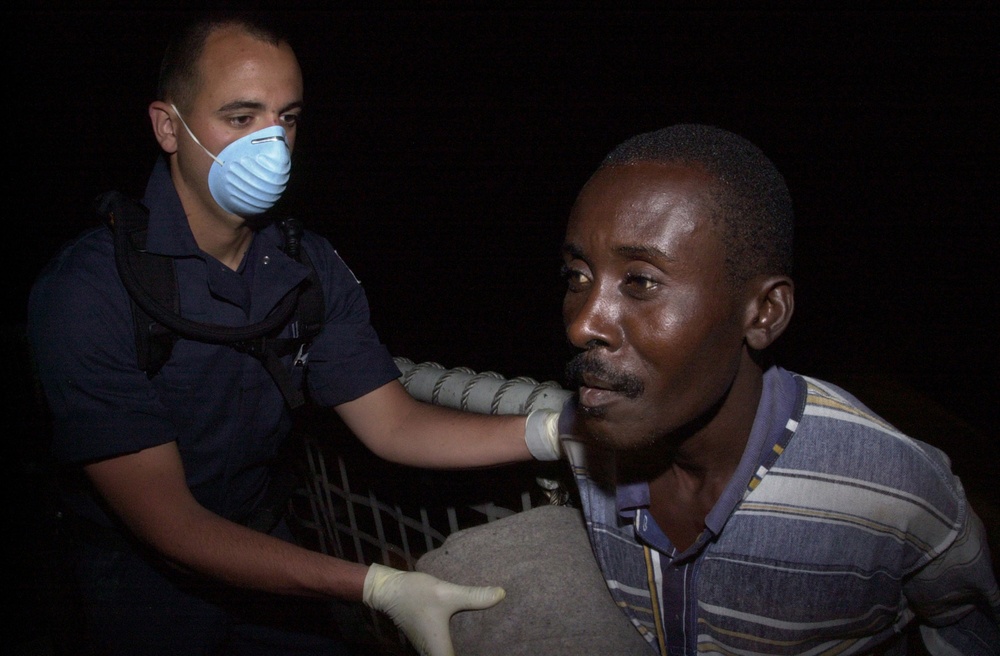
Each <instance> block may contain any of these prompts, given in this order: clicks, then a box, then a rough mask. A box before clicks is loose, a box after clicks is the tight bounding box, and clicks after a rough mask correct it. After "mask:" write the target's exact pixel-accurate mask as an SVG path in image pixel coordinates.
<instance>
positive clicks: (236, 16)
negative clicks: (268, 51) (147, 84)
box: [156, 11, 288, 109]
mask: <svg viewBox="0 0 1000 656" xmlns="http://www.w3.org/2000/svg"><path fill="white" fill-rule="evenodd" d="M230 27H232V28H236V29H239V30H241V31H242V32H244V33H246V34H248V35H250V36H252V37H253V38H255V39H258V40H260V41H265V42H267V43H270V44H272V45H275V46H276V45H279V44H281V43H287V42H288V38H287V36H286V35H285V34H284V33H283V32H281V31H279V29H278V28H277V27H275V26H274V25H273V24H272V23H271V22H269V21H267V20H265V19H264V17H263V16H262V15H261V14H256V13H253V12H245V11H219V12H211V13H207V14H203V15H200V16H199V17H198V18H196V19H194V20H193V21H191V22H189V23H188V24H187V25H186V26H185V27H183V28H182V29H181V30H180V31H179V32H178V33H177V35H176V36H174V38H173V39H172V40H171V41H170V43H169V45H167V49H166V51H165V52H164V55H163V60H162V62H161V63H160V78H159V83H158V85H157V88H156V96H157V99H158V100H163V101H170V102H173V103H174V104H175V105H177V106H178V107H179V108H181V109H187V108H188V107H189V106H190V103H191V101H192V100H193V99H194V96H195V95H196V94H197V92H198V88H199V86H200V84H201V80H200V78H199V75H198V60H199V59H200V58H201V55H202V53H203V52H204V50H205V42H206V41H207V40H208V37H209V36H211V35H212V34H214V33H215V32H217V31H218V30H220V29H224V28H230Z"/></svg>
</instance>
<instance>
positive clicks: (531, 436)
mask: <svg viewBox="0 0 1000 656" xmlns="http://www.w3.org/2000/svg"><path fill="white" fill-rule="evenodd" d="M575 410H576V403H575V401H574V399H573V397H569V398H568V399H566V401H565V402H564V403H563V406H562V408H561V409H560V410H559V411H558V412H557V411H555V410H532V411H531V412H529V413H528V418H527V419H526V420H525V422H524V443H525V444H527V445H528V451H530V452H531V455H532V456H533V457H534V458H535V460H559V459H560V458H561V457H562V455H563V451H562V443H561V442H560V440H559V433H560V431H559V420H560V418H561V417H562V416H563V415H565V416H566V420H567V421H568V422H569V425H571V424H572V420H573V418H574V417H573V413H574V412H575Z"/></svg>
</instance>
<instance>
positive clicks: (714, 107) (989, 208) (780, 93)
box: [3, 2, 1000, 633]
mask: <svg viewBox="0 0 1000 656" xmlns="http://www.w3.org/2000/svg"><path fill="white" fill-rule="evenodd" d="M285 4H286V6H294V4H295V3H290V4H289V3H285ZM484 4H485V3H484ZM492 4H493V5H494V6H495V7H497V8H496V9H493V10H486V9H483V8H482V7H480V6H479V5H476V7H478V8H473V6H472V5H471V4H463V3H419V4H418V3H390V4H385V3H383V4H381V5H378V6H381V7H383V8H382V9H378V10H376V9H372V8H371V7H372V6H374V5H373V4H372V3H366V4H364V5H363V4H362V3H357V4H356V5H353V7H354V8H353V9H337V10H333V9H323V10H319V9H316V10H311V9H302V8H300V9H294V10H288V11H284V12H281V13H280V14H279V16H280V18H281V20H282V21H283V24H284V25H285V26H286V27H287V29H288V31H289V32H290V34H291V37H292V42H293V46H294V47H295V49H296V52H297V54H298V57H299V60H300V63H301V65H302V68H303V72H304V76H305V85H306V97H305V101H306V109H305V113H304V122H303V124H302V128H301V129H300V133H299V137H298V142H297V145H296V151H295V156H294V167H293V171H292V183H291V185H290V187H289V190H288V191H287V192H286V195H285V199H284V200H283V201H282V204H283V206H284V207H283V209H284V210H285V211H286V212H289V213H293V214H295V215H297V216H299V217H300V218H301V219H303V220H304V221H305V223H306V224H307V226H308V227H310V228H312V229H313V230H316V231H318V232H320V233H322V234H323V235H325V236H326V237H327V238H329V240H330V241H331V242H332V243H333V245H334V247H335V248H337V249H338V251H339V252H340V254H341V255H342V256H343V258H344V259H345V260H346V262H347V263H348V264H349V265H350V266H351V268H352V269H353V271H354V272H355V274H356V275H357V277H358V278H359V279H360V280H361V281H362V283H363V284H364V286H365V288H366V290H367V293H368V297H369V301H370V302H371V305H372V310H373V321H374V323H375V325H376V328H377V329H378V330H379V332H380V334H381V336H382V338H383V340H384V341H385V342H386V343H387V344H388V345H389V347H390V350H391V351H392V352H393V354H394V355H398V356H405V357H408V358H410V359H411V360H414V361H417V362H420V361H425V360H432V361H436V362H439V363H441V364H442V365H444V366H446V367H457V366H464V367H470V368H472V369H474V370H477V371H483V370H492V371H496V372H498V373H500V374H502V375H504V376H507V377H512V376H530V377H532V378H535V379H537V380H557V381H560V382H561V380H562V367H563V364H564V362H565V361H566V359H567V357H568V355H569V354H570V349H569V347H568V346H567V345H566V343H565V340H564V338H563V333H562V320H561V315H560V304H561V297H562V283H561V281H560V279H559V276H558V273H559V263H560V259H559V251H558V249H559V246H560V243H561V238H562V230H563V227H564V224H565V219H566V216H567V214H568V212H569V209H570V206H571V205H572V203H573V200H574V197H575V195H576V193H577V191H578V190H579V188H580V187H581V186H582V184H583V183H584V182H585V181H586V179H587V177H588V176H589V175H590V173H591V172H592V171H593V169H594V168H595V167H596V165H597V164H598V162H599V161H600V159H601V157H602V156H603V155H604V154H605V153H606V152H607V151H608V150H610V149H611V148H612V147H613V146H615V145H616V144H618V143H619V142H621V141H622V140H624V139H626V138H627V137H629V136H632V135H633V134H636V133H638V132H644V131H649V130H653V129H656V128H659V127H664V126H667V125H670V124H673V123H678V122H700V123H710V124H715V125H718V126H720V127H724V128H726V129H729V130H732V131H734V132H737V133H739V134H742V135H744V136H746V137H748V138H749V139H750V140H751V141H753V142H755V143H756V144H757V145H759V146H760V147H761V148H762V149H763V150H764V151H765V152H766V153H767V154H768V155H769V156H770V157H771V158H772V159H773V160H774V161H775V163H776V164H777V165H778V168H779V169H780V170H781V171H782V172H783V173H784V174H785V176H786V179H787V181H788V184H789V187H790V189H791V192H792V197H793V200H794V201H795V204H796V216H797V221H798V224H797V235H796V237H797V251H796V272H795V279H796V311H795V318H794V320H793V322H792V327H791V329H790V331H789V332H788V333H786V335H785V336H784V337H783V338H782V343H781V345H780V347H779V354H780V357H781V360H782V362H783V364H784V365H785V366H786V368H788V369H791V370H793V371H797V372H800V373H804V374H810V375H814V376H818V377H821V378H825V379H827V380H830V381H832V382H835V383H839V384H841V385H842V386H844V387H846V388H847V389H848V390H850V391H853V392H854V393H855V394H856V395H857V396H859V397H860V398H861V399H862V400H863V401H865V402H867V403H868V404H869V405H870V406H872V407H873V408H874V409H875V410H876V411H881V412H882V413H883V414H884V415H885V416H886V417H887V418H888V419H890V420H891V421H893V422H894V423H897V425H899V426H900V427H901V428H903V429H904V430H908V431H910V432H911V434H913V435H914V436H915V437H920V438H922V439H927V440H928V441H932V442H933V443H935V444H938V445H939V446H941V448H943V449H944V450H945V451H946V452H948V453H950V454H954V455H953V458H955V460H956V470H957V471H958V472H959V473H960V474H962V475H963V476H965V475H967V476H969V478H970V481H972V480H976V479H977V477H982V479H983V480H992V472H993V470H994V469H995V467H996V463H997V462H1000V460H998V454H1000V447H998V446H997V437H998V431H997V425H998V421H1000V411H998V407H1000V403H998V391H1000V390H998V381H1000V373H998V366H1000V348H998V336H997V335H998V327H1000V320H998V315H1000V312H998V310H1000V307H998V292H1000V271H998V266H997V251H998V245H1000V244H998V241H1000V240H998V239H997V232H998V231H997V228H996V222H997V220H998V217H1000V212H998V209H1000V208H998V198H1000V189H998V180H1000V176H998V166H997V165H998V152H1000V149H998V134H1000V132H998V121H997V117H998V116H1000V102H998V97H1000V87H998V73H1000V66H998V58H997V53H998V46H1000V32H998V30H997V27H998V21H997V19H998V11H997V10H996V8H995V5H994V4H992V3H988V2H978V3H971V2H970V3H950V4H948V5H947V6H948V7H949V8H948V9H938V8H935V7H934V5H933V4H932V3H912V5H913V6H915V7H917V8H915V9H909V10H906V11H903V10H899V9H895V8H893V9H876V8H872V7H874V6H877V5H878V4H879V3H874V5H873V4H872V3H865V4H864V6H865V7H866V9H836V10H835V9H808V10H801V11H799V10H789V9H778V8H776V7H778V6H779V5H780V4H781V3H753V2H751V3H740V4H739V6H740V9H734V8H730V7H729V6H726V5H725V4H724V3H718V2H706V3H699V4H698V6H697V7H695V6H694V5H693V4H690V5H689V4H676V5H674V6H675V7H676V8H674V9H670V10H636V9H601V8H599V7H600V3H592V2H591V3H587V2H581V3H573V4H572V5H571V4H569V3H566V4H565V5H560V4H555V5H552V4H545V3H540V4H539V6H543V7H546V8H545V9H538V10H532V11H527V10H515V9H508V8H507V7H508V5H511V6H512V5H513V3H492ZM662 4H663V5H664V6H665V5H667V4H668V3H662ZM733 4H734V5H735V4H736V3H733ZM791 4H793V3H786V6H788V5H791ZM858 4H859V6H860V4H861V3H858ZM881 4H884V5H886V6H891V7H895V6H896V5H897V4H899V3H881ZM127 6H129V7H134V6H135V5H127ZM175 6H178V7H180V6H181V5H175ZM608 6H610V3H609V5H608ZM622 6H625V4H624V3H623V4H622ZM647 6H648V5H647ZM817 6H825V5H817ZM941 6H944V4H943V3H941ZM14 7H15V8H13V9H8V10H5V11H4V21H3V23H4V27H3V31H4V42H5V44H6V46H7V47H6V49H5V50H6V55H5V57H4V61H5V74H4V79H5V82H6V84H5V86H6V90H7V91H6V94H5V97H6V98H7V101H6V102H5V106H6V112H5V115H6V120H5V124H6V126H7V127H6V134H5V137H6V148H5V152H7V155H6V157H7V164H6V165H5V167H4V171H5V173H4V177H5V182H6V184H5V187H6V196H7V198H8V205H7V206H6V208H5V210H6V216H7V219H6V224H5V229H6V231H7V232H6V234H7V238H6V239H7V241H6V245H5V247H4V250H5V252H6V254H7V255H6V257H4V258H3V267H4V272H3V280H4V281H5V282H6V284H8V285H9V286H10V287H11V288H12V290H13V292H12V293H9V294H8V295H7V298H8V299H10V300H9V305H8V311H7V313H6V318H5V321H4V324H5V335H6V336H7V340H6V343H7V344H8V349H9V350H8V359H7V361H8V362H9V363H12V364H13V365H14V366H13V367H11V371H13V372H14V374H15V375H14V376H12V378H13V379H12V380H11V379H8V381H7V386H6V387H7V388H8V389H16V390H18V391H16V392H13V393H8V395H7V396H8V399H9V402H10V403H11V408H10V410H9V412H10V413H11V416H10V417H8V420H9V422H10V425H11V426H13V427H14V430H13V431H12V432H11V434H10V438H9V440H8V442H7V447H6V448H7V449H8V451H7V453H6V454H5V461H6V462H8V463H9V462H14V463H16V464H17V466H18V467H21V468H23V467H25V466H29V469H30V461H31V458H32V457H33V455H34V453H35V451H34V450H35V449H36V448H37V446H38V443H39V441H40V439H41V438H40V437H39V436H38V435H37V430H36V428H37V422H36V421H34V420H33V419H31V418H30V417H29V418H28V419H24V418H23V417H24V415H25V413H26V412H27V413H28V414H30V415H33V416H34V413H33V412H32V411H31V410H30V408H31V407H32V405H31V398H32V397H31V394H29V393H28V392H29V390H30V385H31V381H30V376H28V375H27V369H26V367H25V366H23V362H24V361H23V359H22V353H21V352H20V351H19V350H18V348H17V347H18V345H19V344H20V342H19V340H18V339H17V336H18V335H19V332H18V331H23V322H24V319H25V314H26V313H25V305H26V302H27V295H28V290H29V287H30V284H31V281H32V280H33V278H34V277H35V276H36V275H37V273H38V272H39V270H40V268H41V267H42V266H43V265H44V263H45V262H46V261H47V260H48V258H50V257H51V256H52V255H53V254H54V253H55V252H56V250H57V249H58V248H59V246H60V245H61V244H62V243H63V242H64V241H66V240H68V239H70V238H71V237H72V236H74V235H75V234H76V233H78V232H80V231H81V230H83V229H85V228H86V227H88V226H89V225H91V224H92V223H93V218H92V217H91V216H90V215H89V214H88V210H87V208H88V205H89V202H90V200H91V198H92V197H93V196H95V195H96V194H97V193H99V192H101V191H104V190H107V189H111V188H118V189H120V190H122V191H125V192H127V193H131V194H133V195H139V194H141V192H142V188H143V185H144V184H145V180H146V177H147V176H148V174H149V171H150V167H151V166H152V163H153V160H154V158H155V157H156V155H157V145H156V142H155V141H154V139H153V137H152V133H151V130H150V128H149V121H148V118H147V114H146V105H147V104H148V103H149V101H151V100H152V99H153V93H154V87H155V83H156V72H157V66H158V63H159V58H160V54H161V53H162V50H163V47H164V46H165V44H166V40H167V38H168V36H169V35H170V34H171V33H172V32H173V30H174V28H175V27H177V26H178V25H179V24H180V22H181V21H183V20H185V19H186V17H187V12H186V11H184V10H183V9H173V10H170V11H166V10H139V9H135V8H129V9H120V8H118V9H105V10H99V11H98V10H92V9H91V10H82V9H76V10H65V9H46V10H42V9H37V8H33V7H31V6H28V3H18V2H15V3H14ZM18 7H20V8H18ZM570 7H572V8H570ZM26 461H27V462H28V463H29V464H28V465H24V464H22V463H24V462H26ZM18 472H19V473H20V474H21V475H20V476H15V477H14V478H15V480H19V479H24V478H27V479H28V480H29V481H30V475H27V476H26V475H24V470H23V469H19V470H18ZM29 474H30V472H29ZM987 477H989V478H987ZM7 494H8V495H9V496H8V504H9V503H11V501H10V500H12V499H13V500H15V501H14V503H16V504H17V505H18V506H19V507H22V506H24V505H26V504H28V505H27V508H30V499H31V496H32V491H31V489H30V488H29V489H26V490H25V489H14V490H10V491H8V492H7ZM25 514H26V511H25ZM19 515H20V513H19V514H18V516H19ZM15 519H17V518H15ZM984 519H987V520H988V518H986V517H984ZM993 519H994V521H996V518H993ZM17 521H20V519H17ZM15 530H17V529H15ZM28 542H29V543H30V540H28ZM24 613H25V614H30V604H29V605H26V606H25V610H24ZM31 620H32V618H31V617H28V618H26V619H25V623H26V624H25V625H24V629H23V630H24V631H25V632H29V633H30V632H31V631H32V630H34V629H33V627H30V626H28V624H30V622H31Z"/></svg>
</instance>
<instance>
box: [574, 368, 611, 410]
mask: <svg viewBox="0 0 1000 656" xmlns="http://www.w3.org/2000/svg"><path fill="white" fill-rule="evenodd" d="M581 382H582V383H583V384H582V385H580V388H579V395H580V405H581V406H583V407H588V408H594V407H599V406H602V405H607V404H609V403H611V402H612V401H614V400H615V399H617V398H619V397H620V396H621V393H620V392H618V391H616V390H615V389H613V385H612V384H611V383H609V382H607V381H605V380H603V379H601V378H599V377H597V376H594V375H592V374H589V373H585V374H584V375H583V380H582V381H581Z"/></svg>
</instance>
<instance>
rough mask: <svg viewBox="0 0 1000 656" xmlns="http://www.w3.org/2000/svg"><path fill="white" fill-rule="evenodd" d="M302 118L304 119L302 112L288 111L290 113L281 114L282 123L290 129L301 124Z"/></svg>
mask: <svg viewBox="0 0 1000 656" xmlns="http://www.w3.org/2000/svg"><path fill="white" fill-rule="evenodd" d="M301 120H302V115H301V114H293V113H288V114H282V115H281V123H282V125H284V126H285V127H286V128H288V129H291V128H294V127H297V126H298V124H299V121H301Z"/></svg>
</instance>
